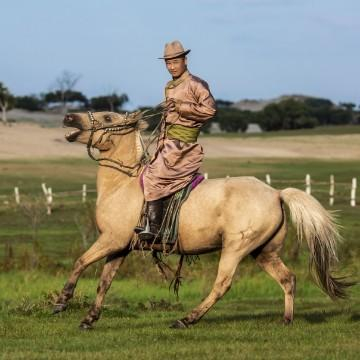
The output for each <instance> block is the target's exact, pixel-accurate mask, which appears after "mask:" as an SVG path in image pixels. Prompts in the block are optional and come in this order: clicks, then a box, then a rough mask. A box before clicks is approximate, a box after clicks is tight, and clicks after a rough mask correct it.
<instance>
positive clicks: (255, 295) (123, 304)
mask: <svg viewBox="0 0 360 360" xmlns="http://www.w3.org/2000/svg"><path fill="white" fill-rule="evenodd" d="M63 281H64V279H63V277H62V276H49V275H46V274H44V273H41V272H40V273H39V272H30V273H24V272H12V273H8V274H6V275H1V276H0V288H1V289H2V290H3V291H1V294H0V318H1V322H0V349H1V353H2V358H4V359H22V358H26V359H49V358H52V359H64V358H67V359H68V358H69V359H89V358H91V359H100V358H101V359H118V358H122V357H126V358H130V359H158V358H166V357H169V356H171V357H174V358H190V357H191V358H195V359H220V358H226V359H248V358H251V359H262V358H264V357H266V358H270V359H275V358H276V359H278V358H280V359H288V358H289V357H291V358H294V359H304V358H316V359H340V358H341V359H356V358H357V355H358V352H359V350H360V349H359V343H358V333H359V330H360V326H359V321H360V306H359V305H360V304H359V302H358V295H359V291H358V289H357V293H355V294H354V298H353V299H352V300H348V301H346V302H340V303H332V302H331V301H330V300H328V299H327V298H326V297H325V296H324V295H323V294H322V293H321V292H320V291H319V290H318V289H317V288H316V287H315V286H314V285H313V284H312V283H311V282H309V281H308V280H307V279H306V278H305V276H304V275H302V274H301V273H300V276H299V279H298V295H297V300H296V310H295V322H294V324H293V325H292V326H289V327H285V326H284V325H282V324H281V323H280V321H281V318H282V312H283V294H282V291H281V290H280V289H279V287H278V286H277V285H276V284H275V283H274V282H273V281H272V280H271V279H269V278H268V277H267V276H266V275H265V274H263V273H260V272H257V273H256V274H254V275H253V276H251V277H248V276H242V277H241V278H240V279H238V280H237V281H236V283H235V285H234V286H233V288H232V289H231V290H230V292H229V293H228V294H227V295H226V296H225V297H224V299H222V300H221V301H220V302H219V303H218V304H217V305H216V306H215V307H214V308H213V309H212V311H211V312H210V313H208V314H207V315H206V316H205V317H204V318H203V319H202V320H201V322H199V323H198V324H197V325H195V326H194V327H192V328H190V329H186V330H172V329H169V328H168V327H169V325H170V324H171V323H172V322H173V321H174V320H175V319H178V318H181V317H183V316H184V314H185V313H186V312H188V311H189V310H190V309H191V308H192V307H194V306H196V305H197V304H198V303H199V301H200V299H201V298H202V297H203V296H205V295H206V294H207V292H208V290H209V287H210V283H209V278H208V276H207V275H206V274H203V276H202V277H201V278H200V279H196V280H195V279H185V283H184V285H183V287H182V289H181V293H180V299H179V301H178V300H176V298H175V297H174V296H173V295H172V294H170V293H169V292H168V289H167V286H166V284H163V283H161V282H160V281H152V282H144V281H143V280H140V279H133V280H120V279H119V280H117V281H115V282H114V284H113V286H112V288H111V290H110V291H109V294H108V296H107V299H106V304H105V306H104V311H103V314H102V317H101V318H100V320H99V322H98V323H96V326H95V330H94V331H90V332H83V331H80V330H79V329H78V324H79V322H80V321H81V319H82V318H83V317H84V316H85V314H86V311H87V310H88V308H89V305H90V302H91V300H92V299H93V297H94V292H95V288H96V281H95V280H93V279H82V280H81V281H80V283H79V286H78V289H77V296H76V297H75V299H74V300H73V302H72V303H71V305H70V307H69V310H68V311H67V312H65V313H62V314H59V315H57V316H53V315H51V314H50V312H51V305H50V304H49V297H50V296H49V293H51V292H53V291H54V290H57V289H59V288H60V287H61V285H62V283H63ZM4 290H6V291H4Z"/></svg>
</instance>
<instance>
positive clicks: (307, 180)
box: [305, 174, 311, 195]
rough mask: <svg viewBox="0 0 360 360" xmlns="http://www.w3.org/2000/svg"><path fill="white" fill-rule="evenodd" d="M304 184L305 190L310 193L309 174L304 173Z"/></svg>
mask: <svg viewBox="0 0 360 360" xmlns="http://www.w3.org/2000/svg"><path fill="white" fill-rule="evenodd" d="M305 184H306V188H305V192H306V193H307V194H309V195H311V177H310V174H306V177H305Z"/></svg>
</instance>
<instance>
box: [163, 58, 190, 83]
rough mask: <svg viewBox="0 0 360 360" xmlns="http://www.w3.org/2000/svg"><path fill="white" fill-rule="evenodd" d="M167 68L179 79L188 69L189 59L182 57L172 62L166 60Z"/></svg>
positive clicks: (171, 60)
mask: <svg viewBox="0 0 360 360" xmlns="http://www.w3.org/2000/svg"><path fill="white" fill-rule="evenodd" d="M165 64H166V68H167V69H168V71H169V73H170V74H171V76H172V77H173V78H178V77H179V76H181V75H182V74H183V73H184V72H185V71H186V69H187V59H186V57H185V56H184V57H180V58H175V59H170V60H165Z"/></svg>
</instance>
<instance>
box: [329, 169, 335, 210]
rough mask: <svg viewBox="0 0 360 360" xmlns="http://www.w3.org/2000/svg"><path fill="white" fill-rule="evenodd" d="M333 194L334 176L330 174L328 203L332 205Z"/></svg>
mask: <svg viewBox="0 0 360 360" xmlns="http://www.w3.org/2000/svg"><path fill="white" fill-rule="evenodd" d="M334 195H335V177H334V175H330V190H329V205H330V206H333V205H334Z"/></svg>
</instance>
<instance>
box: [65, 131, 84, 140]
mask: <svg viewBox="0 0 360 360" xmlns="http://www.w3.org/2000/svg"><path fill="white" fill-rule="evenodd" d="M81 132H82V130H80V129H75V130H71V131H70V132H68V133H67V134H66V135H65V139H66V140H67V141H69V142H73V141H75V140H76V139H77V137H78V136H79V135H80V133H81Z"/></svg>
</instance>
